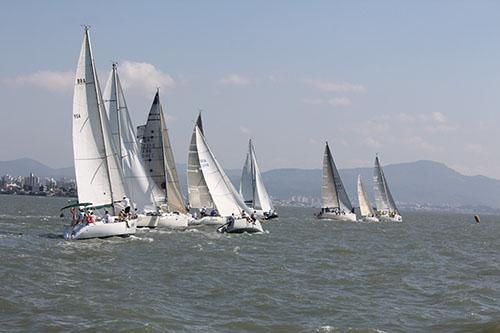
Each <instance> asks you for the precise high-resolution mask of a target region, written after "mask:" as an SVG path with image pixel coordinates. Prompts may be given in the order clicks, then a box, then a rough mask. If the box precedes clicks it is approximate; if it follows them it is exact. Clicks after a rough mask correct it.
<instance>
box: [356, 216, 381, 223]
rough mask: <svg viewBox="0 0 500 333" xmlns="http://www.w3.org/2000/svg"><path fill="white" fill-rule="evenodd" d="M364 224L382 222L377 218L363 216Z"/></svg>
mask: <svg viewBox="0 0 500 333" xmlns="http://www.w3.org/2000/svg"><path fill="white" fill-rule="evenodd" d="M361 221H363V222H380V220H379V219H378V218H377V217H375V216H363V217H361Z"/></svg>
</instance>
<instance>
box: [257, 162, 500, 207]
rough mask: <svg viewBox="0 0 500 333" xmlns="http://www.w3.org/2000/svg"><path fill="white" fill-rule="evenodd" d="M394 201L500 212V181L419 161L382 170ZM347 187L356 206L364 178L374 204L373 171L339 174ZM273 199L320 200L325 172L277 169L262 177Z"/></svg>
mask: <svg viewBox="0 0 500 333" xmlns="http://www.w3.org/2000/svg"><path fill="white" fill-rule="evenodd" d="M383 168H384V173H385V176H386V178H387V181H388V183H389V187H390V190H391V192H392V194H393V197H394V198H395V200H396V201H397V202H400V203H411V204H432V205H441V206H445V205H451V206H457V205H461V206H488V207H493V208H500V180H497V179H493V178H488V177H484V176H465V175H462V174H460V173H458V172H456V171H455V170H453V169H451V168H449V167H447V166H446V165H444V164H442V163H438V162H433V161H417V162H411V163H400V164H392V165H387V166H383ZM339 172H340V174H341V176H342V181H343V183H344V186H345V187H346V189H347V192H348V194H349V197H350V198H351V201H352V202H353V203H354V204H357V192H356V178H357V176H358V175H361V177H362V178H363V181H364V184H365V188H366V189H367V192H368V195H369V196H370V200H371V201H372V204H374V197H373V168H353V169H342V170H339ZM263 178H264V181H265V183H266V185H267V187H268V190H269V192H270V194H271V196H273V197H275V198H279V199H280V198H285V197H287V196H289V195H290V193H296V194H301V195H304V196H313V197H319V196H320V195H321V180H322V170H321V169H312V170H301V169H276V170H270V171H267V172H265V173H264V174H263Z"/></svg>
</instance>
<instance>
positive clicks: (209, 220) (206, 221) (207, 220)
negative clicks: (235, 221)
mask: <svg viewBox="0 0 500 333" xmlns="http://www.w3.org/2000/svg"><path fill="white" fill-rule="evenodd" d="M226 222H227V221H226V218H225V217H221V216H203V217H202V218H199V219H193V220H192V221H190V222H189V225H215V226H220V225H223V224H225V223H226Z"/></svg>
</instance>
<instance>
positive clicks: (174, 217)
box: [137, 213, 189, 229]
mask: <svg viewBox="0 0 500 333" xmlns="http://www.w3.org/2000/svg"><path fill="white" fill-rule="evenodd" d="M188 220H189V216H188V215H186V214H175V213H165V214H162V215H144V214H139V216H138V222H137V227H140V228H156V227H160V228H171V229H183V228H187V226H188Z"/></svg>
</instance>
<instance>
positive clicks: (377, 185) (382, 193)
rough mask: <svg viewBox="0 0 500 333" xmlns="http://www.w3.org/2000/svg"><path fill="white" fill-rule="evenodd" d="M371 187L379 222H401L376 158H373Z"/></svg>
mask: <svg viewBox="0 0 500 333" xmlns="http://www.w3.org/2000/svg"><path fill="white" fill-rule="evenodd" d="M373 186H374V191H375V206H376V207H377V215H378V217H379V219H380V220H381V221H389V222H402V221H403V217H402V216H401V215H400V214H399V211H398V208H397V207H396V203H395V202H394V199H393V198H392V194H391V191H390V190H389V185H388V184H387V180H386V179H385V175H384V170H382V166H381V165H380V161H379V159H378V156H376V157H375V168H374V170H373Z"/></svg>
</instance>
